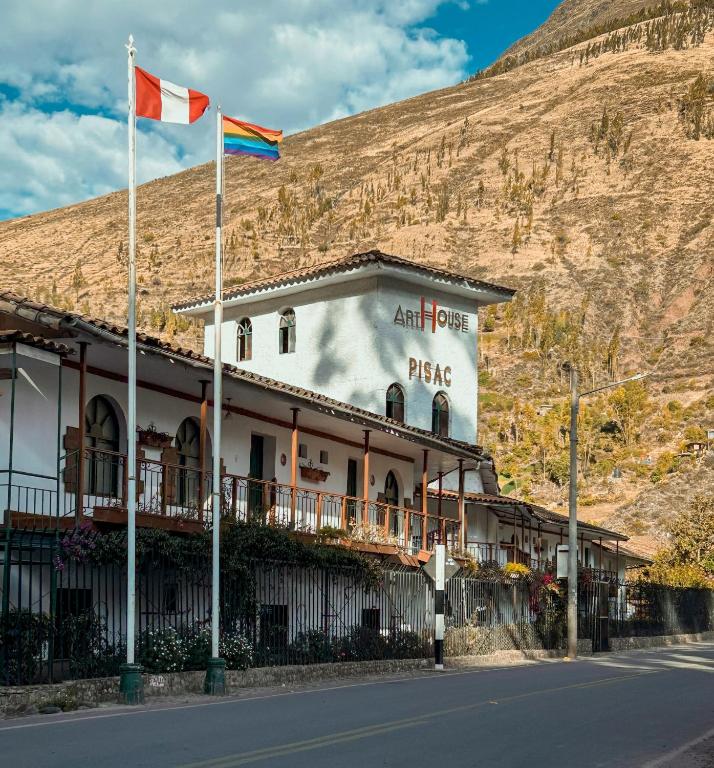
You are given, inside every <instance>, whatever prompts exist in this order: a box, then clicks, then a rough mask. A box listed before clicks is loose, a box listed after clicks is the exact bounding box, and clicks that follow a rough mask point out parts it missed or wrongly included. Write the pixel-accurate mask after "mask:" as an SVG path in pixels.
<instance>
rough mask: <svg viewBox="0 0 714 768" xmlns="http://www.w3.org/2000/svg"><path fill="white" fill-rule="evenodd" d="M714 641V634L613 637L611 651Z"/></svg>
mask: <svg viewBox="0 0 714 768" xmlns="http://www.w3.org/2000/svg"><path fill="white" fill-rule="evenodd" d="M712 641H714V632H698V633H696V634H691V635H655V636H653V637H611V638H610V650H611V651H630V650H635V649H637V648H661V647H663V646H667V645H679V644H680V643H702V642H712Z"/></svg>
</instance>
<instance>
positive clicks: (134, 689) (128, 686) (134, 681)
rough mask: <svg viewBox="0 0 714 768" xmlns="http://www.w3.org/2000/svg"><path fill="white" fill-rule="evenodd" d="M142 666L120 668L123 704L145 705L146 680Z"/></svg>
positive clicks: (121, 699) (130, 665) (120, 698)
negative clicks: (142, 674)
mask: <svg viewBox="0 0 714 768" xmlns="http://www.w3.org/2000/svg"><path fill="white" fill-rule="evenodd" d="M141 673H142V667H141V664H122V665H121V667H119V701H120V702H121V703H122V704H143V703H144V678H143V677H142V676H141Z"/></svg>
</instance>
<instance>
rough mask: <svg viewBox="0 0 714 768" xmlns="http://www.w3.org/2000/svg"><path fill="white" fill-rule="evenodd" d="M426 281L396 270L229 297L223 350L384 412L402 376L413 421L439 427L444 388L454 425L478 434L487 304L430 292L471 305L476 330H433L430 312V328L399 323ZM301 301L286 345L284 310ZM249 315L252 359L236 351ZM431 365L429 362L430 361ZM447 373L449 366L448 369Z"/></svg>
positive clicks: (467, 435)
mask: <svg viewBox="0 0 714 768" xmlns="http://www.w3.org/2000/svg"><path fill="white" fill-rule="evenodd" d="M422 295H424V294H423V291H422V290H421V289H420V288H418V287H416V286H413V285H411V284H409V283H406V282H402V281H396V280H395V279H393V278H369V279H365V280H361V281H354V282H348V283H343V284H340V285H330V286H326V287H323V288H314V287H313V288H310V289H307V290H305V291H303V292H301V293H299V294H294V295H292V296H291V297H290V298H289V299H276V298H271V297H266V298H263V299H262V300H260V301H253V302H249V303H245V304H242V305H241V306H234V307H227V308H226V310H225V321H224V325H223V337H222V339H223V349H222V354H223V359H224V360H225V361H226V362H229V363H232V364H234V365H239V366H240V367H242V368H245V369H246V370H251V371H256V372H258V373H261V374H262V375H264V376H269V377H271V378H274V379H277V380H278V381H285V382H288V383H290V384H294V385H296V386H300V387H304V388H306V389H310V390H313V391H316V392H320V393H322V394H325V395H328V396H330V397H334V398H335V399H337V400H341V401H343V402H347V403H351V404H353V405H356V406H359V407H362V408H365V409H367V410H370V411H372V412H375V413H380V414H384V413H385V409H386V405H385V401H386V391H387V388H388V387H389V385H390V384H392V383H393V382H398V383H400V384H401V385H402V386H403V388H404V390H405V393H406V421H407V423H409V424H412V425H414V426H418V427H421V428H423V429H427V430H430V429H431V406H432V400H433V398H434V395H436V393H437V392H439V391H443V392H444V393H445V394H446V395H447V397H448V398H449V402H450V409H451V424H450V435H451V436H452V437H455V438H457V439H459V440H466V441H468V442H470V443H475V442H476V433H477V430H476V408H477V395H478V377H477V371H476V361H477V354H476V352H477V344H476V339H477V330H478V314H477V306H476V304H475V303H474V302H469V301H466V300H464V299H460V298H457V297H453V296H451V295H450V294H447V293H443V292H440V291H432V292H430V293H429V294H428V295H426V296H425V298H426V301H427V310H428V311H430V309H431V306H430V305H431V301H432V300H434V301H436V302H437V304H438V307H439V308H443V309H445V310H448V311H451V312H458V313H459V315H463V314H465V315H466V316H467V318H468V321H467V322H468V331H467V332H464V331H461V330H456V329H455V328H448V327H440V326H438V325H437V328H436V331H435V332H434V333H432V330H431V326H430V325H429V320H428V319H427V327H426V329H425V331H421V329H418V328H411V327H404V326H402V325H399V324H395V322H394V321H395V315H396V313H397V310H398V308H399V307H401V310H402V313H404V315H406V313H407V312H412V313H414V314H415V315H416V314H418V313H419V310H420V297H421V296H422ZM288 306H289V307H291V308H292V309H293V310H294V311H295V317H296V350H295V352H294V353H292V354H279V353H278V327H279V317H280V312H282V311H284V310H285V309H286V308H287V307H288ZM243 317H249V318H250V320H251V322H252V325H253V355H252V359H251V360H249V361H243V362H238V360H237V325H238V322H239V321H240V320H241V318H243ZM204 351H205V353H206V354H207V355H209V356H212V355H213V330H212V325H211V318H210V317H209V316H206V328H205V339H204ZM410 359H413V360H415V361H421V362H422V363H424V362H428V363H429V364H430V366H431V368H432V370H435V367H436V365H437V364H438V365H439V368H440V371H441V370H443V369H444V368H448V369H449V370H450V381H451V383H450V385H447V384H446V382H445V381H442V383H441V384H438V383H436V382H435V381H433V377H432V381H430V382H427V381H426V377H425V376H424V375H423V374H422V377H421V378H418V377H417V373H418V371H419V367H418V366H417V369H416V372H413V375H412V376H411V377H410ZM421 370H422V372H423V371H424V370H425V368H424V366H423V365H422V367H421ZM442 379H443V375H442Z"/></svg>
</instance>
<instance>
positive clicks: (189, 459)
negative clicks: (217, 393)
mask: <svg viewBox="0 0 714 768" xmlns="http://www.w3.org/2000/svg"><path fill="white" fill-rule="evenodd" d="M176 451H177V453H178V465H179V467H180V469H179V470H178V471H177V472H176V503H177V504H178V505H179V506H192V505H196V504H197V503H198V496H199V493H198V492H199V488H200V482H201V437H200V428H199V425H198V422H197V421H196V419H193V418H188V419H184V420H183V421H182V422H181V426H180V427H179V428H178V431H177V432H176Z"/></svg>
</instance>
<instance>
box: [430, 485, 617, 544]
mask: <svg viewBox="0 0 714 768" xmlns="http://www.w3.org/2000/svg"><path fill="white" fill-rule="evenodd" d="M442 494H443V495H444V496H445V497H447V498H458V496H459V494H458V493H457V492H456V491H452V490H446V489H443V490H442ZM429 495H430V496H438V491H437V490H436V489H434V488H430V489H429ZM464 498H465V499H466V501H470V502H471V503H474V504H484V505H487V506H488V505H497V504H500V505H504V506H513V507H526V509H528V510H529V512H530V513H531V514H532V515H533V517H535V519H536V520H540V521H541V522H542V523H552V524H553V525H563V526H565V525H567V524H568V516H567V515H561V514H560V513H559V512H553V511H552V510H550V509H546V508H545V507H541V506H539V505H538V504H531V503H530V502H527V501H521V500H520V499H512V498H511V497H510V496H496V495H494V494H491V493H465V494H464ZM578 528H580V529H583V530H585V531H590V532H591V533H597V534H601V535H602V536H603V538H605V537H607V538H608V539H619V540H620V541H625V540H627V538H628V537H627V536H625V535H624V534H622V533H618V532H617V531H611V530H609V529H608V528H601V527H600V526H598V525H593V524H592V523H585V522H583V521H582V520H578ZM620 549H622V547H621V548H620Z"/></svg>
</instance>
